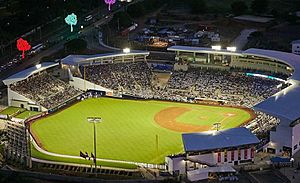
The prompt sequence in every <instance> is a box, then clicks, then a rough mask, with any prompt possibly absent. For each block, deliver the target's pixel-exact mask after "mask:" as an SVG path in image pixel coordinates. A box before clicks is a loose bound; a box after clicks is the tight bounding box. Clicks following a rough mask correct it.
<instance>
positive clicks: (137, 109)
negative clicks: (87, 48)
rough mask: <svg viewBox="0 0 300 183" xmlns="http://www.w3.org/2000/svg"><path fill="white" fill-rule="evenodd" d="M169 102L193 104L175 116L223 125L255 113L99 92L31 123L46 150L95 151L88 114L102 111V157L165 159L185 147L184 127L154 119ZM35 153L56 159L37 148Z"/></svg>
mask: <svg viewBox="0 0 300 183" xmlns="http://www.w3.org/2000/svg"><path fill="white" fill-rule="evenodd" d="M169 107H180V108H187V109H189V111H188V112H186V113H184V114H182V115H180V116H178V117H177V118H176V122H180V123H186V124H194V125H210V126H211V127H213V123H215V122H221V123H222V128H223V129H225V128H232V127H236V126H239V125H241V124H242V123H244V122H245V121H247V120H249V119H250V118H251V115H250V114H249V113H248V112H247V111H245V110H242V109H237V108H230V107H215V106H204V105H197V104H186V103H175V102H163V101H142V100H138V101H137V100H121V99H112V98H100V99H88V100H85V101H82V102H80V103H77V104H75V105H73V106H71V107H69V108H67V109H65V110H63V111H61V112H58V113H56V114H54V115H51V116H49V117H46V118H43V119H40V120H38V121H36V122H34V123H33V124H32V126H31V128H32V132H33V133H34V134H35V136H36V137H37V138H38V140H39V142H40V143H41V144H42V148H44V149H45V150H47V151H49V152H54V153H58V154H67V155H74V156H78V155H79V151H84V152H89V153H90V152H92V151H93V125H92V124H90V123H88V122H87V117H88V116H100V117H102V119H103V122H102V123H99V124H97V157H98V158H104V159H113V160H126V161H134V162H142V163H151V164H161V163H163V162H164V158H165V156H167V155H170V154H175V153H180V152H183V144H182V140H181V132H176V131H172V130H169V129H166V128H163V127H161V126H160V125H158V124H157V123H156V122H155V121H154V116H155V115H156V114H157V113H158V112H159V111H161V110H164V109H167V108H169ZM225 114H234V115H232V116H230V117H228V116H227V117H226V115H225ZM156 135H158V139H159V140H158V150H157V148H156ZM33 156H37V157H39V158H45V159H48V160H57V158H55V157H51V156H47V157H46V156H43V155H41V153H36V152H35V153H33ZM68 161H70V160H68Z"/></svg>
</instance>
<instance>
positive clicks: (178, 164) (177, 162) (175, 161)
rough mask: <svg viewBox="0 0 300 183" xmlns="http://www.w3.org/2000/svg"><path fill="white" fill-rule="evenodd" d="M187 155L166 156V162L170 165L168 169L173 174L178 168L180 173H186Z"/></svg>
mask: <svg viewBox="0 0 300 183" xmlns="http://www.w3.org/2000/svg"><path fill="white" fill-rule="evenodd" d="M184 159H185V157H176V158H170V157H166V158H165V162H166V165H167V166H168V168H167V171H168V172H169V173H170V174H171V175H173V174H174V171H176V170H178V171H179V174H185V166H186V165H185V161H184Z"/></svg>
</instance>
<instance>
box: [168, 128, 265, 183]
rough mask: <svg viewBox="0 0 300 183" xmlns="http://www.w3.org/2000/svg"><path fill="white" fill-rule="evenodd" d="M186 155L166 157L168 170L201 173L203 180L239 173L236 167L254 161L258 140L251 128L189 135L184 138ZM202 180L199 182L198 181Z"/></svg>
mask: <svg viewBox="0 0 300 183" xmlns="http://www.w3.org/2000/svg"><path fill="white" fill-rule="evenodd" d="M182 141H183V145H184V154H182V155H175V156H168V157H166V165H167V170H168V171H169V173H170V174H172V175H182V174H183V175H188V178H189V176H190V177H193V180H194V177H195V176H194V174H199V173H200V172H201V174H202V176H201V177H199V178H200V179H205V178H208V173H216V172H220V171H221V172H235V171H234V169H232V168H231V166H233V165H240V164H243V163H251V162H253V161H254V152H255V145H256V144H258V143H259V140H258V138H257V137H256V136H255V135H254V134H252V133H251V132H250V131H249V130H248V129H247V128H245V127H240V128H232V129H227V130H222V131H208V132H201V133H187V134H183V135H182ZM198 180H199V179H198Z"/></svg>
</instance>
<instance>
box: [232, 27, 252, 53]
mask: <svg viewBox="0 0 300 183" xmlns="http://www.w3.org/2000/svg"><path fill="white" fill-rule="evenodd" d="M255 31H257V30H256V29H244V30H242V31H241V33H240V35H239V36H238V37H237V38H235V40H234V41H233V42H232V45H235V46H236V47H237V49H238V50H241V49H243V48H244V46H245V45H246V44H247V43H248V37H249V35H250V34H251V33H252V32H255Z"/></svg>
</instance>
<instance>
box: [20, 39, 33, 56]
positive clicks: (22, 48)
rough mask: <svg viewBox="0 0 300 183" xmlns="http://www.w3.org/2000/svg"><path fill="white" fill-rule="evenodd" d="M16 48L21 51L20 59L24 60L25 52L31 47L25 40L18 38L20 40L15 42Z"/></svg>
mask: <svg viewBox="0 0 300 183" xmlns="http://www.w3.org/2000/svg"><path fill="white" fill-rule="evenodd" d="M17 48H18V50H19V51H22V59H24V58H25V51H28V50H30V49H31V46H30V44H29V43H28V42H27V41H26V40H24V39H22V38H20V39H18V40H17Z"/></svg>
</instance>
